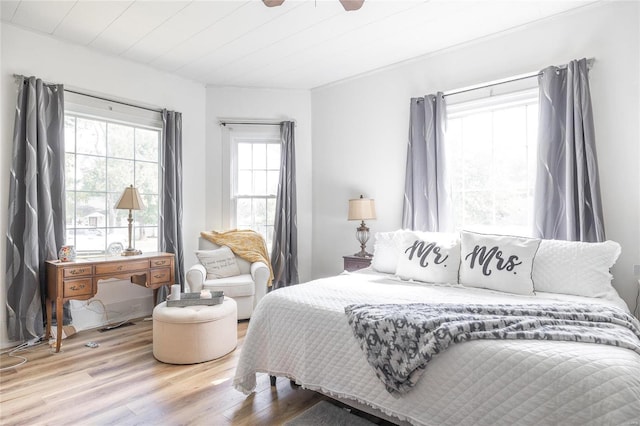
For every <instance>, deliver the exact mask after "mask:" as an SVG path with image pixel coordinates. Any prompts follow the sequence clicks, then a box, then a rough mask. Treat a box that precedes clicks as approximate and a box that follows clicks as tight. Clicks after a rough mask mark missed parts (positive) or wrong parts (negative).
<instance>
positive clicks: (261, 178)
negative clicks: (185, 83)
mask: <svg viewBox="0 0 640 426" xmlns="http://www.w3.org/2000/svg"><path fill="white" fill-rule="evenodd" d="M249 127H250V128H249ZM228 131H229V133H228V137H229V145H230V157H231V170H230V174H231V182H230V194H229V195H230V196H229V198H230V206H229V207H230V209H229V210H230V220H229V227H230V228H237V229H252V230H254V231H256V232H258V233H259V234H261V235H262V236H263V237H264V239H265V242H266V244H267V247H268V248H271V244H272V242H273V227H274V222H275V213H276V197H277V194H278V180H279V178H280V131H279V127H277V126H266V125H265V126H256V125H254V126H244V127H242V126H236V127H234V128H230V129H228Z"/></svg>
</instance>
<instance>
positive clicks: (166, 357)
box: [153, 297, 238, 364]
mask: <svg viewBox="0 0 640 426" xmlns="http://www.w3.org/2000/svg"><path fill="white" fill-rule="evenodd" d="M237 342H238V324H237V306H236V302H235V300H233V299H230V298H228V297H225V298H224V301H223V302H222V303H221V304H219V305H213V306H208V305H194V306H184V307H171V308H170V307H168V306H167V302H162V303H160V304H159V305H157V306H156V307H155V308H154V309H153V356H154V357H155V358H156V359H157V360H158V361H162V362H166V363H168V364H195V363H198V362H204V361H210V360H212V359H216V358H220V357H221V356H223V355H226V354H228V353H229V352H231V351H232V350H234V349H235V347H236V344H237Z"/></svg>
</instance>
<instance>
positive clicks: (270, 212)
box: [267, 198, 276, 225]
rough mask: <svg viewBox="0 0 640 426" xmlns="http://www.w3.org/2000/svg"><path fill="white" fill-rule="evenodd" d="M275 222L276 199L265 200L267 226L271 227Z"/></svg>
mask: <svg viewBox="0 0 640 426" xmlns="http://www.w3.org/2000/svg"><path fill="white" fill-rule="evenodd" d="M275 220H276V199H275V198H269V199H267V225H273V223H274V221H275Z"/></svg>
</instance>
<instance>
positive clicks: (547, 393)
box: [234, 238, 640, 425]
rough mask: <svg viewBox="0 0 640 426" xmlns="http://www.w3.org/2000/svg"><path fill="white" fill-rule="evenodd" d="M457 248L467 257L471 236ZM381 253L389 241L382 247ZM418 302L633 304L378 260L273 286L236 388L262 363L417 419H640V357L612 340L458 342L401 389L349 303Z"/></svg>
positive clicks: (317, 387)
mask: <svg viewBox="0 0 640 426" xmlns="http://www.w3.org/2000/svg"><path fill="white" fill-rule="evenodd" d="M376 240H378V238H377V239H376ZM396 246H397V244H396ZM454 249H455V248H454ZM457 250H458V251H460V250H462V253H463V255H464V244H463V245H462V249H461V248H460V247H458V248H457ZM536 250H537V249H536ZM375 253H376V255H378V254H381V253H382V250H378V247H376V252H375ZM574 254H575V253H574ZM582 255H583V254H582ZM583 257H584V256H583ZM616 257H617V256H616ZM463 258H464V256H463ZM457 261H459V262H461V263H464V260H462V261H460V260H457ZM379 269H384V268H379ZM462 275H463V274H462V273H460V277H462ZM533 275H534V276H535V274H533ZM405 278H406V277H405ZM541 287H543V286H541ZM417 301H419V302H428V303H440V304H458V303H462V304H464V303H467V304H468V303H474V304H480V305H482V304H487V305H490V304H491V305H493V304H505V305H527V306H536V305H554V304H562V305H567V304H569V305H571V304H579V305H581V306H585V305H586V306H594V307H599V306H609V307H613V308H614V309H617V310H619V311H621V312H622V311H626V312H628V308H627V307H626V305H625V303H624V302H623V301H622V300H621V299H620V298H619V297H618V296H617V295H616V294H615V292H614V293H612V292H611V291H609V290H607V294H606V295H605V296H603V297H586V296H581V295H573V294H562V293H552V292H544V291H539V290H537V291H535V293H534V294H514V293H509V292H505V291H497V290H495V289H487V288H479V287H469V286H466V285H461V284H459V283H455V284H434V283H425V282H420V281H414V280H403V279H400V278H399V277H398V275H397V274H396V273H384V272H379V271H375V270H372V269H367V270H364V271H360V272H358V273H343V274H341V275H338V276H335V277H330V278H325V279H320V280H315V281H312V282H308V283H305V284H300V285H297V286H293V287H288V288H284V289H279V290H277V291H273V292H271V293H269V294H268V295H267V296H266V297H265V298H264V299H263V300H262V301H261V303H260V304H259V306H258V307H257V309H256V311H255V312H254V314H253V316H252V318H251V323H250V325H249V329H248V332H247V336H246V338H245V342H244V345H243V348H242V353H241V355H240V360H239V364H238V367H237V370H236V374H235V378H234V386H235V388H236V389H237V390H239V391H242V392H244V393H246V394H249V393H251V392H252V391H253V390H254V388H255V385H256V374H257V373H259V372H262V373H268V374H270V375H273V376H280V377H287V378H289V379H291V380H293V381H295V382H296V383H297V384H299V385H301V386H302V387H304V388H307V389H310V390H314V391H318V392H322V393H324V394H326V395H328V396H331V397H334V398H336V399H340V400H341V401H343V402H347V403H352V404H354V405H360V406H366V407H370V408H372V409H374V410H375V411H377V412H379V413H383V414H384V415H386V416H388V417H390V418H392V419H395V420H396V421H397V422H408V423H411V424H416V425H464V424H470V425H471V424H473V425H499V424H509V425H511V424H531V425H533V424H535V425H544V424H555V425H557V424H563V425H565V424H576V425H602V424H616V425H620V424H629V425H638V424H640V354H639V353H638V352H636V351H634V350H630V349H629V348H624V347H617V346H610V345H602V344H594V343H582V342H570V341H546V340H474V341H469V342H464V343H458V344H453V345H451V346H450V347H449V348H448V349H447V350H446V351H444V352H442V353H440V354H438V355H436V356H434V357H433V359H432V360H431V361H430V362H429V363H428V365H427V367H426V368H425V369H424V371H423V372H422V375H421V377H420V378H419V380H417V382H416V383H415V386H414V387H413V388H412V389H411V390H410V391H408V392H406V393H403V394H398V393H394V392H389V391H388V389H387V388H386V387H385V384H384V383H383V382H382V381H381V380H380V378H379V377H378V376H376V374H375V371H374V369H373V368H372V367H371V366H370V364H369V363H368V362H367V358H366V355H365V353H364V352H363V350H362V348H361V346H360V344H359V342H358V340H357V339H356V338H355V337H354V331H353V329H352V327H351V326H350V324H349V321H348V320H347V316H346V314H345V307H347V306H350V305H354V304H411V303H415V302H417ZM638 344H639V347H640V341H639V343H638Z"/></svg>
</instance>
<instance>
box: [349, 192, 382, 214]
mask: <svg viewBox="0 0 640 426" xmlns="http://www.w3.org/2000/svg"><path fill="white" fill-rule="evenodd" d="M375 218H376V203H375V200H373V199H371V198H363V197H362V195H361V196H360V198H356V199H353V200H349V219H348V220H371V219H375Z"/></svg>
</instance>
